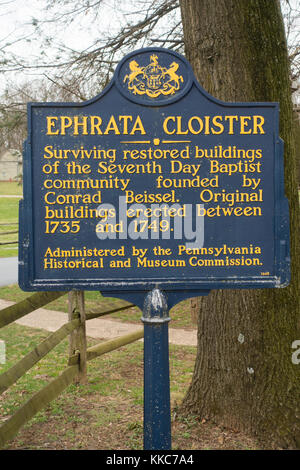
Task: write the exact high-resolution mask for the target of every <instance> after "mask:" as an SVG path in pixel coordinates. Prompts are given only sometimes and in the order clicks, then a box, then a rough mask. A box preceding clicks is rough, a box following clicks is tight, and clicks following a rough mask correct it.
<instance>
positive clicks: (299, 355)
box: [292, 339, 300, 365]
mask: <svg viewBox="0 0 300 470" xmlns="http://www.w3.org/2000/svg"><path fill="white" fill-rule="evenodd" d="M292 349H296V351H295V352H293V354H292V363H293V364H296V365H298V364H300V339H296V340H295V341H293V343H292Z"/></svg>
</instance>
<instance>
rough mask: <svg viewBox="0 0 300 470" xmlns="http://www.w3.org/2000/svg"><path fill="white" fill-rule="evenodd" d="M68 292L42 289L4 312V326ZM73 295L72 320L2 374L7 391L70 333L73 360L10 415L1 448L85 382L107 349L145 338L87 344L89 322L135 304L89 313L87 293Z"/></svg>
mask: <svg viewBox="0 0 300 470" xmlns="http://www.w3.org/2000/svg"><path fill="white" fill-rule="evenodd" d="M65 294H66V293H65V292H39V293H36V294H33V295H31V296H30V297H28V298H26V299H25V300H23V301H21V302H19V303H17V304H14V305H12V306H10V307H7V308H5V309H3V310H1V311H0V328H2V327H3V326H5V325H8V324H10V323H12V322H13V321H15V320H17V319H18V318H21V317H23V316H24V315H26V314H27V313H30V312H32V311H34V310H36V309H38V308H40V307H43V306H44V305H46V304H48V303H49V302H52V301H53V300H55V299H57V298H59V297H61V296H62V295H65ZM68 296H69V321H68V322H67V323H66V324H65V325H63V326H62V327H61V328H59V329H58V330H57V331H55V332H54V333H52V334H50V335H49V336H48V337H47V338H46V339H45V340H44V341H42V343H40V344H39V345H38V346H36V347H35V348H34V349H33V350H32V351H31V352H29V353H28V354H26V356H24V357H23V358H22V359H21V360H20V361H18V362H17V363H16V364H15V365H13V366H12V367H11V368H10V369H8V370H7V371H5V372H4V373H3V374H1V375H0V393H3V392H4V391H5V390H7V389H8V388H9V387H10V386H11V385H12V384H14V383H15V382H16V381H17V380H18V379H19V378H20V377H22V376H23V375H24V374H25V373H26V372H27V371H28V370H29V369H31V368H32V367H33V366H34V365H35V364H36V363H37V362H38V361H40V360H41V359H42V358H43V357H44V356H45V355H46V354H48V353H49V351H51V350H52V349H53V348H54V347H55V346H56V345H57V344H58V343H60V341H62V340H63V339H64V338H65V337H66V336H68V335H70V343H69V344H70V347H69V359H68V365H67V367H66V369H65V370H64V371H63V372H62V373H61V374H60V375H59V376H58V377H56V378H55V379H54V380H52V381H51V382H50V383H49V384H47V385H46V386H44V387H43V388H42V389H41V390H40V391H38V392H37V393H35V394H34V395H33V396H32V397H31V398H30V399H29V400H28V401H27V402H26V403H24V405H22V406H21V407H20V408H19V409H18V410H17V411H16V412H15V414H14V415H13V416H11V417H10V418H8V419H7V420H6V421H5V422H4V423H3V424H2V425H1V427H0V447H3V446H4V445H5V443H6V442H8V441H9V440H11V439H13V438H14V437H15V435H16V434H17V433H18V431H19V430H20V428H21V427H22V426H23V425H24V424H25V423H27V422H28V421H29V420H30V419H31V418H32V417H33V416H34V415H35V414H36V413H37V412H38V411H40V410H42V409H43V408H45V407H46V406H47V405H48V404H49V403H50V402H51V401H52V400H54V399H55V398H57V397H58V396H59V395H60V394H61V393H62V392H63V391H64V390H65V389H66V388H67V387H68V386H69V385H70V384H71V383H72V382H73V381H74V380H76V381H77V382H81V383H84V382H85V381H86V363H87V361H90V360H92V359H94V358H96V357H99V356H101V355H103V354H105V353H107V352H110V351H114V350H115V349H118V348H120V347H121V346H125V345H126V344H130V343H133V342H134V341H137V340H138V339H141V338H142V337H143V334H144V332H143V329H142V328H141V329H140V330H138V331H136V332H134V333H130V334H128V335H125V336H122V337H119V338H116V339H113V340H110V341H106V342H104V343H100V344H98V345H96V346H93V347H91V348H87V347H86V330H85V326H86V321H88V320H91V319H93V318H99V317H100V316H103V315H108V314H110V313H114V312H118V311H121V310H126V309H128V308H130V307H133V306H134V305H133V304H127V305H124V306H123V307H119V308H115V309H112V310H106V311H104V312H85V307H84V292H83V291H72V292H69V293H68Z"/></svg>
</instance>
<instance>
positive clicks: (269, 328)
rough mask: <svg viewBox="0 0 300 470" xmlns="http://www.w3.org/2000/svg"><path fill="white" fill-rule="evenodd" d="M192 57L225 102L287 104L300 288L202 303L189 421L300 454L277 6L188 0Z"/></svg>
mask: <svg viewBox="0 0 300 470" xmlns="http://www.w3.org/2000/svg"><path fill="white" fill-rule="evenodd" d="M180 3H181V13H182V20H183V29H184V38H185V47H186V56H187V58H188V60H189V61H190V62H191V64H192V66H193V68H194V72H195V74H196V76H197V78H198V80H199V82H200V84H201V85H202V86H203V87H204V88H205V89H206V90H207V91H208V92H209V93H211V94H212V95H213V96H215V97H217V98H219V99H221V100H223V101H279V102H280V136H281V138H282V139H283V140H284V141H285V192H286V195H287V197H288V199H289V203H290V219H291V258H292V282H291V284H290V286H289V287H286V288H284V289H253V290H230V291H227V290H223V291H222V290H219V291H212V292H211V293H210V294H209V296H208V297H201V298H200V300H199V303H200V314H199V317H198V351H197V359H196V363H195V370H194V375H193V379H192V383H191V385H190V388H189V390H188V393H187V395H186V397H185V399H184V402H183V405H182V412H184V413H187V412H192V413H196V414H198V415H199V416H200V417H203V418H208V419H211V420H213V421H215V422H217V423H219V424H223V425H225V426H226V427H230V428H234V429H237V430H242V431H246V432H250V433H251V434H254V435H256V436H257V437H258V439H259V440H261V441H262V442H264V445H265V446H266V447H269V448H272V447H278V446H279V447H283V448H299V447H300V403H299V390H300V365H296V364H293V362H292V353H293V349H292V343H293V341H295V340H298V339H300V318H299V316H300V303H299V297H300V295H299V277H300V276H299V259H300V250H299V201H298V194H297V184H296V165H295V161H296V158H295V145H294V136H293V125H292V122H293V121H292V103H291V96H290V81H289V64H288V57H287V47H286V40H285V33H284V27H283V21H282V15H281V11H280V5H279V1H277V0H274V1H270V0H181V1H180Z"/></svg>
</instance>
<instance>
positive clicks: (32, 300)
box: [0, 291, 66, 328]
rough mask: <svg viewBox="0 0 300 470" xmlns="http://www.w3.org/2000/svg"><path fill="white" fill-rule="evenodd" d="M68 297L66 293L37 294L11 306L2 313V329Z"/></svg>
mask: <svg viewBox="0 0 300 470" xmlns="http://www.w3.org/2000/svg"><path fill="white" fill-rule="evenodd" d="M63 295H66V292H56V291H54V292H37V293H36V294H33V295H31V296H30V297H27V298H26V299H24V300H21V302H18V303H17V304H14V305H10V306H9V307H6V308H4V309H3V310H1V311H0V328H2V327H3V326H6V325H9V324H10V323H12V322H14V321H16V320H18V319H19V318H22V317H24V315H27V313H30V312H33V311H34V310H36V309H38V308H41V307H43V306H44V305H46V304H49V303H50V302H52V301H53V300H56V299H58V298H59V297H62V296H63Z"/></svg>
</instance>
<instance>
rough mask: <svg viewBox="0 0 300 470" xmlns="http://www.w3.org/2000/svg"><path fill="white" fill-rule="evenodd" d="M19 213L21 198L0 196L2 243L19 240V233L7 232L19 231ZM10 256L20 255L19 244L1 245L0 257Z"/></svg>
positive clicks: (0, 238) (0, 232) (0, 236)
mask: <svg viewBox="0 0 300 470" xmlns="http://www.w3.org/2000/svg"><path fill="white" fill-rule="evenodd" d="M10 184H13V183H10ZM18 213H19V198H2V197H0V243H5V242H13V241H17V240H18V233H11V234H6V232H13V231H18V225H17V222H18ZM2 224H5V225H2ZM2 233H3V235H1V234H2ZM10 256H18V244H17V243H16V244H13V245H12V244H10V245H0V258H8V257H10Z"/></svg>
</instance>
